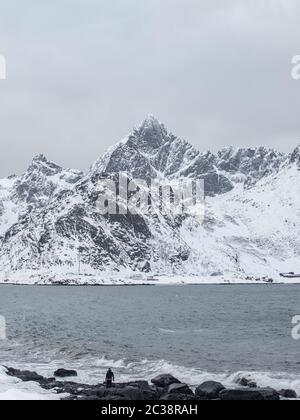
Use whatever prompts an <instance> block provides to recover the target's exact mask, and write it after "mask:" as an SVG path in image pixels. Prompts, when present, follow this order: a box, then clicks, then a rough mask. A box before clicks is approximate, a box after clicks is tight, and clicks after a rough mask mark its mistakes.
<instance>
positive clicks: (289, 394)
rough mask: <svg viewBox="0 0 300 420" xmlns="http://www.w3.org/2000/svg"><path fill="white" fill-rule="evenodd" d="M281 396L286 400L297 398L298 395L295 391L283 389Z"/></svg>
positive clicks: (280, 392)
mask: <svg viewBox="0 0 300 420" xmlns="http://www.w3.org/2000/svg"><path fill="white" fill-rule="evenodd" d="M279 395H281V396H282V397H284V398H292V399H295V398H297V393H296V391H294V390H293V389H282V390H281V391H279Z"/></svg>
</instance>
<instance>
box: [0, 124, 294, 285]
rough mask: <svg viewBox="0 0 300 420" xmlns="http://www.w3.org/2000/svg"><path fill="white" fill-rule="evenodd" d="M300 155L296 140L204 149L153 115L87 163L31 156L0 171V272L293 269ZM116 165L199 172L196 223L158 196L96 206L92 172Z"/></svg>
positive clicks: (168, 174) (139, 172)
mask: <svg viewBox="0 0 300 420" xmlns="http://www.w3.org/2000/svg"><path fill="white" fill-rule="evenodd" d="M299 165H300V148H297V149H295V151H294V152H292V153H291V154H290V155H285V154H282V153H278V152H276V151H274V150H270V149H266V148H263V147H260V148H256V149H253V148H249V149H234V148H227V149H224V150H221V151H220V152H219V153H217V154H213V153H210V152H205V153H201V152H199V151H197V150H196V149H195V148H193V147H192V146H191V145H190V144H189V143H187V142H186V141H184V140H181V139H179V138H177V137H176V136H175V135H173V134H171V133H169V132H168V131H167V130H166V128H165V127H164V125H163V124H161V123H160V122H159V121H158V120H156V119H155V118H154V117H153V116H149V117H147V118H146V120H145V121H144V122H143V123H142V124H141V125H140V126H138V127H137V128H135V129H134V130H133V131H132V133H130V134H129V135H128V136H127V137H126V138H125V139H124V140H123V141H121V142H120V143H118V144H117V145H115V146H114V147H112V148H111V149H109V150H108V151H107V152H106V153H105V154H104V155H103V156H102V157H100V158H99V159H98V160H97V161H96V162H95V163H94V164H93V165H92V167H91V169H90V171H89V172H88V173H87V174H82V173H81V172H79V171H75V170H65V169H63V168H61V167H60V166H58V165H56V164H55V163H53V162H49V161H48V160H47V159H46V158H45V157H44V156H42V155H40V156H37V157H36V158H34V159H33V161H32V163H31V164H30V166H29V168H28V170H27V171H26V172H25V174H23V175H22V176H21V177H11V178H8V179H5V180H2V181H0V244H1V248H0V267H1V270H0V282H16V283H18V282H20V283H35V282H37V283H42V284H44V283H55V282H60V283H65V284H70V283H72V284H85V283H87V284H98V283H99V284H107V283H115V284H119V283H122V282H124V281H125V282H126V283H130V282H132V283H133V284H136V283H139V282H140V283H141V282H142V283H143V282H145V281H147V277H149V276H153V275H155V276H159V277H160V278H161V279H162V282H164V281H172V279H183V278H186V279H188V278H189V279H190V280H187V281H188V282H197V281H201V279H206V281H207V282H211V281H216V282H217V281H220V282H223V281H228V280H229V281H231V280H232V279H239V281H245V279H246V278H253V279H255V278H257V277H259V278H261V277H263V276H271V277H273V278H275V279H278V278H279V272H281V271H288V272H289V271H294V272H296V271H299V272H300V265H299V257H298V256H299V250H300V242H299V225H300V224H299V216H300V214H299V209H300V205H299V204H300V203H299V197H300V194H299V193H300V191H299V185H300V183H299V176H300V172H299ZM119 172H127V173H128V174H130V175H131V176H132V177H134V178H139V179H144V180H146V181H148V182H150V180H152V179H153V178H160V179H164V180H174V179H179V178H193V179H204V181H205V191H206V212H205V219H204V223H202V224H200V223H199V222H198V221H197V220H196V219H194V218H193V217H191V216H189V217H187V216H186V217H182V218H178V217H171V216H170V215H165V214H162V213H161V212H160V211H159V209H157V208H156V209H153V210H152V211H151V212H150V213H149V214H147V215H143V214H137V215H131V214H128V215H116V216H102V215H101V214H100V213H99V211H98V210H97V207H96V200H97V197H98V189H97V188H98V187H97V183H98V181H99V179H103V178H105V179H111V178H113V179H114V177H115V174H116V173H119ZM139 274H140V277H139ZM195 276H196V277H195ZM130 279H131V280H130ZM166 279H167V280H166ZM217 279H218V280H217ZM148 281H149V279H148ZM150 281H152V280H150ZM179 281H181V280H179Z"/></svg>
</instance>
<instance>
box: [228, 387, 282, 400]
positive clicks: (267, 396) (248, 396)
mask: <svg viewBox="0 0 300 420" xmlns="http://www.w3.org/2000/svg"><path fill="white" fill-rule="evenodd" d="M220 398H221V400H223V401H278V400H280V397H279V394H278V392H276V391H275V390H274V389H271V388H257V389H253V388H248V389H246V388H239V389H225V390H223V391H221V392H220Z"/></svg>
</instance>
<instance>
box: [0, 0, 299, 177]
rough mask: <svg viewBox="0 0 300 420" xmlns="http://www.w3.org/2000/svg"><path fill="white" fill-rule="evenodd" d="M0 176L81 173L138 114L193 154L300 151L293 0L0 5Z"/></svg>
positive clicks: (67, 0) (39, 0) (49, 0)
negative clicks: (43, 163) (39, 159)
mask: <svg viewBox="0 0 300 420" xmlns="http://www.w3.org/2000/svg"><path fill="white" fill-rule="evenodd" d="M0 54H2V55H5V57H6V60H7V77H8V79H7V80H6V81H0V130H1V132H0V145H1V154H0V176H5V175H8V174H10V173H20V172H22V171H23V170H24V169H25V168H26V167H27V166H28V164H29V162H30V161H31V159H32V157H33V156H34V155H36V154H39V153H44V154H45V155H46V156H47V157H48V158H49V159H52V160H54V161H56V162H58V163H59V164H61V165H63V166H67V167H76V168H78V169H86V168H87V167H88V166H89V165H90V164H91V163H92V162H93V161H94V160H95V159H96V158H97V157H98V156H99V155H101V154H102V153H103V152H104V151H105V149H106V148H107V147H108V146H110V145H112V144H114V143H115V142H117V141H118V140H120V139H121V138H123V137H124V136H125V135H126V134H127V133H128V132H129V131H130V129H131V128H132V127H133V126H134V125H136V124H137V123H138V122H139V121H141V120H142V119H143V118H144V116H145V115H146V114H149V113H152V114H155V115H156V116H157V117H158V118H159V119H160V120H161V121H163V122H164V123H165V124H166V126H167V127H168V128H169V129H170V130H171V131H173V132H174V133H175V134H177V135H179V136H180V137H183V138H185V139H186V140H188V141H190V142H191V143H193V144H194V145H195V146H196V147H198V148H199V149H201V150H206V149H213V150H216V149H218V148H221V147H223V146H226V145H230V144H233V145H241V146H244V145H249V146H250V145H251V146H252V145H260V144H264V145H266V146H271V147H276V148H278V149H281V150H289V149H292V148H293V147H295V146H296V145H297V144H298V143H300V117H299V109H300V81H295V80H293V79H292V78H291V59H292V56H294V55H297V54H300V2H299V0H109V1H108V0H105V1H104V0H26V1H21V0H9V1H8V0H0Z"/></svg>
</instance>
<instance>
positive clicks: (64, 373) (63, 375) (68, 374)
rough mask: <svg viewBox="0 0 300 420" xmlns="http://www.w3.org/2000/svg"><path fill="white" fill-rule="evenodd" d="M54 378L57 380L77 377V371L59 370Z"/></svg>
mask: <svg viewBox="0 0 300 420" xmlns="http://www.w3.org/2000/svg"><path fill="white" fill-rule="evenodd" d="M54 376H56V377H57V378H68V377H71V376H77V372H76V370H67V369H58V370H57V371H56V372H54Z"/></svg>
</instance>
